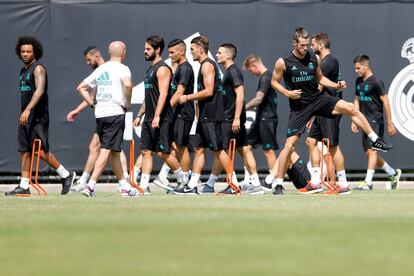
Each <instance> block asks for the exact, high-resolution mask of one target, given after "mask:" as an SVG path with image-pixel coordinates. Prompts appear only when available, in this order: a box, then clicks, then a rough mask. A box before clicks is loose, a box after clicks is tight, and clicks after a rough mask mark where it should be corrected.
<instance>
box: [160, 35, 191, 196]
mask: <svg viewBox="0 0 414 276" xmlns="http://www.w3.org/2000/svg"><path fill="white" fill-rule="evenodd" d="M186 48H187V47H186V45H185V42H184V41H183V40H181V39H174V40H172V41H171V42H170V43H169V44H168V53H169V57H170V58H171V62H172V64H173V66H174V73H173V76H172V80H171V93H172V96H171V100H170V103H171V107H172V108H175V109H174V111H173V130H172V135H173V145H174V146H173V148H174V149H175V150H176V151H175V156H176V158H177V159H178V160H179V161H180V164H181V169H182V170H183V174H184V176H185V177H186V178H188V174H189V170H190V153H189V152H188V148H187V147H188V142H189V137H190V130H191V126H192V124H193V121H194V105H193V103H190V102H187V103H184V104H182V105H181V104H179V103H178V99H179V98H180V96H182V95H189V94H192V93H193V92H194V71H193V67H192V66H191V64H190V63H189V62H188V61H187V58H186V56H185V52H186ZM169 170H170V168H169V166H168V165H167V164H165V163H164V164H163V166H162V168H161V170H160V172H159V174H158V177H157V178H156V179H155V180H154V184H156V185H158V186H160V187H164V188H166V187H168V184H169V183H168V179H167V176H168V172H169Z"/></svg>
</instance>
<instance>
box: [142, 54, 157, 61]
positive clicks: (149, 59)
mask: <svg viewBox="0 0 414 276" xmlns="http://www.w3.org/2000/svg"><path fill="white" fill-rule="evenodd" d="M144 58H145V60H147V61H153V60H154V59H155V53H154V54H152V55H150V56H149V55H147V54H145V55H144Z"/></svg>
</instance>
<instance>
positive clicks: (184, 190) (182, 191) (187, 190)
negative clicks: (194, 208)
mask: <svg viewBox="0 0 414 276" xmlns="http://www.w3.org/2000/svg"><path fill="white" fill-rule="evenodd" d="M174 194H176V195H196V194H197V187H194V188H191V187H189V186H188V184H186V185H184V186H183V187H181V188H177V189H175V190H174Z"/></svg>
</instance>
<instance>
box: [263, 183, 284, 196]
mask: <svg viewBox="0 0 414 276" xmlns="http://www.w3.org/2000/svg"><path fill="white" fill-rule="evenodd" d="M262 187H263V186H262ZM284 190H285V188H283V186H282V185H280V184H277V185H276V186H275V187H274V188H273V189H272V193H273V194H274V195H283V192H284Z"/></svg>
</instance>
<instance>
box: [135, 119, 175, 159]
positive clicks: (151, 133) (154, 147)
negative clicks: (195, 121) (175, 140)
mask: <svg viewBox="0 0 414 276" xmlns="http://www.w3.org/2000/svg"><path fill="white" fill-rule="evenodd" d="M171 142H172V135H171V123H170V122H162V123H160V127H158V128H152V127H151V122H144V123H142V131H141V150H143V149H145V150H150V151H152V152H163V153H170V151H171Z"/></svg>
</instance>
